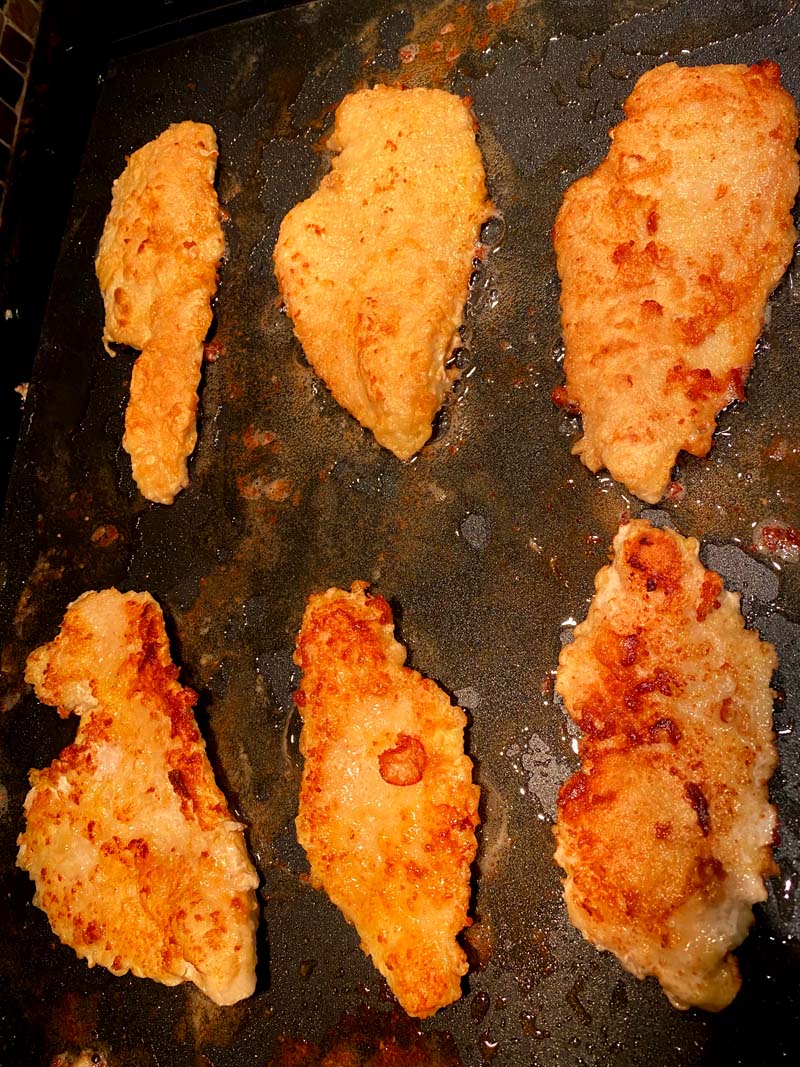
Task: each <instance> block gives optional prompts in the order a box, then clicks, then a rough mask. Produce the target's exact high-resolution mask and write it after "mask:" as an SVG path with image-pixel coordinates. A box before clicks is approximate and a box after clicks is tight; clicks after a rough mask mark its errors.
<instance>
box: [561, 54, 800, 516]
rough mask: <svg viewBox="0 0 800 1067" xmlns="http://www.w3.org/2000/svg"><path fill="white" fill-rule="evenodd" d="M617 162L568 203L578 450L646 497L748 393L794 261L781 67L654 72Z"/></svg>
mask: <svg viewBox="0 0 800 1067" xmlns="http://www.w3.org/2000/svg"><path fill="white" fill-rule="evenodd" d="M625 115H626V118H625V121H624V122H622V123H621V124H620V125H619V126H617V127H616V129H614V130H612V131H611V138H612V145H611V149H610V151H609V153H608V156H607V158H606V159H605V160H604V161H603V162H602V163H601V164H600V166H599V167H598V168H597V170H596V171H595V172H594V173H593V174H591V175H589V177H586V178H581V179H580V180H579V181H577V182H575V184H574V185H573V186H571V188H570V189H568V190H567V192H566V195H565V196H564V202H563V204H562V206H561V210H560V211H559V213H558V218H557V219H556V224H555V228H554V231H553V239H554V244H555V249H556V255H557V258H558V271H559V274H560V276H561V283H562V289H561V311H562V326H563V332H564V343H565V349H566V352H565V358H564V370H565V373H566V378H567V400H568V402H570V403H571V404H574V405H577V406H578V407H579V408H580V412H581V415H582V417H583V431H584V436H583V438H582V439H581V440H580V441H579V442H578V443H577V445H576V446H575V448H574V449H573V451H574V452H576V453H577V454H578V455H579V456H580V457H581V459H582V460H583V462H584V463H585V464H586V466H587V467H589V468H590V469H591V470H593V471H596V470H599V469H600V468H601V467H607V468H608V470H609V471H610V473H611V474H612V475H613V477H614V478H616V479H617V480H618V481H621V482H623V483H624V484H625V485H626V486H627V487H628V488H629V489H630V490H631V491H632V492H634V493H635V494H636V495H637V496H639V497H641V498H642V499H643V500H647V501H649V502H651V503H654V502H655V501H657V500H659V499H660V498H661V497H662V496H663V494H664V492H665V490H666V488H667V486H668V484H669V479H670V471H671V469H672V466H673V464H674V463H675V460H676V458H677V455H678V453H679V452H680V451H681V449H684V450H685V451H687V452H690V453H692V454H693V455H695V456H704V455H705V454H706V453H707V452H708V450H709V448H710V447H711V438H712V434H713V433H714V430H715V428H716V416H717V413H718V412H719V411H721V409H722V408H724V407H725V406H726V405H727V404H729V403H730V402H731V401H732V400H735V399H738V400H743V399H744V383H745V382H746V380H747V376H748V374H749V372H750V366H751V364H752V361H753V351H754V348H755V343H756V340H757V338H758V335H759V333H760V331H761V327H762V325H763V322H764V311H765V305H766V301H767V297H768V296H769V293H770V292H771V291H772V289H773V288H774V287H775V285H777V283H778V281H779V280H780V278H781V275H782V274H783V272H784V271H785V270H786V267H787V266H788V264H789V261H790V260H791V258H792V250H793V245H794V240H795V230H794V226H793V224H792V218H791V215H790V211H791V208H792V204H793V202H794V198H795V195H796V193H797V186H798V173H797V153H796V152H795V139H796V137H797V111H796V109H795V105H794V101H793V100H792V98H791V96H790V95H789V94H788V93H787V92H786V91H785V90H784V89H782V88H781V84H780V69H779V68H778V66H777V65H776V64H775V63H771V62H764V63H760V64H758V65H757V66H752V67H746V66H711V67H677V66H676V65H675V64H674V63H668V64H665V65H664V66H661V67H657V68H656V69H655V70H651V71H648V73H646V74H644V75H643V76H642V77H641V78H640V79H639V81H638V83H637V85H636V88H635V89H634V91H633V93H632V94H631V96H630V97H629V98H628V101H627V102H626V104H625Z"/></svg>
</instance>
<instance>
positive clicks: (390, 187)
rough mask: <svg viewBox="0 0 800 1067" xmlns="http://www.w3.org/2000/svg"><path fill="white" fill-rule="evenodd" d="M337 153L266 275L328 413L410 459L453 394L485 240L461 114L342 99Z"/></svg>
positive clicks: (478, 178) (419, 98) (391, 95)
mask: <svg viewBox="0 0 800 1067" xmlns="http://www.w3.org/2000/svg"><path fill="white" fill-rule="evenodd" d="M328 147H329V148H330V149H331V150H332V151H334V152H338V153H339V154H338V155H337V156H335V157H334V159H333V161H332V163H331V170H330V173H329V174H327V175H326V176H325V177H324V178H323V179H322V182H321V184H320V187H319V189H318V191H317V192H316V193H314V194H313V196H311V197H309V199H308V200H304V201H303V202H302V203H300V204H298V205H297V206H296V207H295V208H293V209H292V211H290V212H289V214H288V215H287V216H286V218H285V219H284V220H283V223H282V225H281V231H280V235H279V237H278V244H277V247H276V249H275V271H276V274H277V277H278V283H279V285H280V290H281V294H282V296H283V299H284V300H285V302H286V307H287V310H288V312H289V315H290V316H291V318H292V322H293V323H294V328H295V333H296V334H297V336H298V338H299V339H300V342H301V343H302V345H303V348H304V350H305V353H306V356H307V357H308V359H309V361H310V362H311V364H312V365H313V367H314V369H315V370H316V371H317V373H318V374H319V375H320V377H322V378H323V379H324V380H325V383H326V384H327V386H328V387H329V388H330V390H331V392H332V393H333V395H334V397H335V398H336V400H337V401H338V402H339V403H340V404H341V405H342V407H344V408H346V409H347V410H348V411H349V412H350V414H351V415H354V416H355V417H356V418H357V419H358V421H359V422H360V423H361V424H362V426H366V427H367V428H368V429H370V430H372V432H373V434H374V435H375V439H376V440H377V441H378V443H379V444H381V445H383V446H384V448H388V449H390V450H391V451H392V452H394V454H395V455H396V456H398V457H399V458H400V459H408V458H409V457H411V456H413V455H414V453H415V452H417V451H419V449H420V448H422V446H423V445H424V444H425V442H426V441H427V440H428V438H429V437H430V435H431V430H432V423H433V418H434V416H435V414H436V412H437V411H438V410H439V407H440V406H441V404H442V400H443V399H444V395H445V392H446V391H447V389H448V388H449V385H450V381H451V379H450V377H449V375H448V374H447V372H446V370H445V361H446V359H447V357H448V356H449V354H450V352H451V350H452V347H453V344H454V342H455V340H456V338H457V332H456V331H457V329H458V327H459V325H460V324H461V322H462V319H463V313H464V304H465V301H466V299H467V290H468V285H469V277H470V273H471V271H472V260H473V257H474V255H475V249H476V243H477V241H478V237H479V232H480V227H481V225H482V223H483V222H485V220H486V219H487V218H488V217H489V215H490V214H491V211H492V206H491V204H490V202H489V201H488V200H487V197H486V186H485V177H484V171H483V162H482V160H481V154H480V150H479V149H478V147H477V145H476V143H475V127H474V121H473V118H472V115H471V113H470V111H469V107H468V105H467V102H466V101H464V100H462V99H460V98H459V97H457V96H453V95H451V94H450V93H445V92H442V91H441V90H439V89H408V90H403V89H399V88H389V87H388V86H385V85H379V86H376V87H375V88H374V89H370V90H362V91H361V92H357V93H352V94H351V95H350V96H347V97H345V99H344V100H343V101H342V103H341V104H340V106H339V109H338V110H337V112H336V127H335V129H334V132H333V135H332V136H331V138H330V140H329V141H328Z"/></svg>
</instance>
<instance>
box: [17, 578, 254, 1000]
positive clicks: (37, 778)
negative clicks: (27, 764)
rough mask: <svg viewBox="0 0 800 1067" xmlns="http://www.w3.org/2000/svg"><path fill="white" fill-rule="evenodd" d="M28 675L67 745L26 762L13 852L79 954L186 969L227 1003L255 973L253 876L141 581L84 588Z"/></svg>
mask: <svg viewBox="0 0 800 1067" xmlns="http://www.w3.org/2000/svg"><path fill="white" fill-rule="evenodd" d="M26 679H27V680H28V681H29V682H31V683H32V684H33V685H34V686H35V688H36V693H37V696H38V697H39V699H40V700H42V701H43V702H45V703H47V704H53V705H55V706H57V707H58V709H59V713H60V714H62V715H67V714H69V712H70V711H75V712H77V713H78V714H79V715H80V716H81V722H80V726H79V727H78V733H77V736H76V738H75V742H74V744H72V745H69V746H68V747H67V748H65V749H64V750H63V752H62V753H61V755H60V756H59V757H58V758H57V759H55V760H54V761H53V763H52V764H51V765H50V766H49V767H47V768H46V769H45V770H42V771H36V770H34V771H31V776H30V777H31V785H32V788H31V790H30V792H29V794H28V797H27V799H26V802H25V811H26V828H25V831H24V833H22V834H21V835H20V837H19V842H18V843H19V857H18V861H17V862H18V864H19V866H20V867H22V868H23V870H26V871H28V873H29V874H30V876H31V878H32V879H33V880H34V881H35V883H36V895H35V897H34V903H35V904H36V905H37V906H38V907H40V908H42V910H43V911H44V912H45V913H46V914H47V917H48V919H49V920H50V925H51V926H52V928H53V931H54V932H55V934H56V935H57V936H58V937H59V938H60V939H61V940H62V941H63V942H64V943H65V944H68V945H71V946H72V948H74V949H75V951H76V953H77V954H78V955H79V956H81V957H82V958H83V959H85V960H87V962H88V963H89V966H93V965H94V964H96V963H99V964H101V965H102V966H104V967H107V968H108V969H109V970H111V971H113V972H114V973H115V974H124V973H125V972H126V971H129V970H130V971H132V972H133V973H134V974H136V975H139V976H140V977H146V978H154V979H155V980H156V981H159V982H163V983H165V984H166V985H176V984H177V983H179V982H183V981H192V982H194V983H195V984H196V985H197V986H199V988H200V989H202V990H203V992H204V993H206V994H207V995H208V996H209V997H211V999H212V1000H214V1001H216V1002H217V1003H219V1004H230V1003H233V1002H234V1001H236V1000H240V999H241V998H242V997H246V996H249V995H250V994H251V993H252V992H253V988H254V986H255V925H256V922H257V905H256V900H255V892H254V890H255V887H256V885H257V882H258V879H257V877H256V874H255V871H254V870H253V867H252V864H251V863H250V860H249V858H248V855H247V850H246V847H245V844H244V838H243V829H244V828H243V827H242V826H241V825H240V824H239V823H237V822H235V821H234V820H233V819H232V817H231V815H230V812H229V811H228V806H227V804H226V802H225V798H224V797H223V795H222V793H221V792H220V791H219V789H218V788H217V785H216V783H215V781H214V776H213V772H212V770H211V767H210V765H209V762H208V758H207V757H206V752H205V745H204V743H203V739H202V737H201V736H200V733H199V731H198V729H197V725H196V723H195V719H194V714H193V712H192V708H193V706H194V703H195V700H196V694H195V693H194V692H193V691H192V690H191V689H185V688H183V687H182V686H181V685H180V683H179V682H178V669H177V668H176V667H175V666H174V665H173V664H172V662H171V659H170V654H169V644H168V642H167V636H166V633H165V631H164V621H163V618H162V615H161V610H160V608H159V607H158V605H157V604H156V603H155V601H154V600H153V599H152V597H151V596H150V595H149V594H148V593H126V594H122V593H118V592H117V591H116V590H115V589H108V590H105V591H103V592H100V593H86V594H84V596H82V597H80V598H79V599H78V600H76V601H75V602H74V603H73V604H71V605H70V607H69V608H68V609H67V613H66V615H65V617H64V622H63V625H62V627H61V630H60V632H59V635H58V637H56V639H55V640H54V641H53V642H52V643H51V644H49V645H44V646H43V647H41V648H38V649H37V650H36V651H35V652H33V653H31V655H30V657H29V659H28V664H27V670H26Z"/></svg>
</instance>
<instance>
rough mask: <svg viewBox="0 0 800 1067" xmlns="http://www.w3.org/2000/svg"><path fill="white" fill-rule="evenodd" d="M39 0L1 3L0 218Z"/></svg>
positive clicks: (36, 21) (23, 93)
mask: <svg viewBox="0 0 800 1067" xmlns="http://www.w3.org/2000/svg"><path fill="white" fill-rule="evenodd" d="M40 8H41V2H40V0H0V216H2V212H3V202H4V200H5V195H6V189H7V183H8V176H9V167H10V164H11V156H12V153H13V151H14V144H15V142H16V139H17V132H18V129H19V121H20V115H21V113H22V104H23V101H24V100H25V90H26V89H27V85H28V71H29V69H30V65H31V60H32V58H33V45H34V41H35V40H36V31H37V30H38V29H39V15H40Z"/></svg>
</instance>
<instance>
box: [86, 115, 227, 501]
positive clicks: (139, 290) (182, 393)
mask: <svg viewBox="0 0 800 1067" xmlns="http://www.w3.org/2000/svg"><path fill="white" fill-rule="evenodd" d="M216 162H217V139H216V136H215V134H214V131H213V129H212V128H211V127H210V126H207V125H205V124H204V123H200V122H180V123H177V124H175V125H173V126H170V127H169V128H168V129H167V130H165V131H164V133H162V134H161V135H160V136H159V137H157V138H156V139H155V140H154V141H150V142H149V143H148V144H146V145H144V147H143V148H140V149H139V150H138V151H137V152H134V153H133V155H132V156H131V157H130V159H129V160H128V165H127V167H126V168H125V170H124V171H123V173H122V175H121V176H120V177H119V178H118V179H117V180H116V181H115V182H114V195H113V199H112V203H111V211H110V212H109V215H108V218H107V219H106V225H105V229H104V231H103V237H102V239H101V241H100V247H99V249H98V253H97V261H96V269H97V278H98V281H99V282H100V288H101V290H102V293H103V300H104V302H105V309H106V323H105V332H104V334H103V342H104V344H105V345H106V348H108V345H109V343H111V342H116V343H119V344H125V345H130V346H131V347H132V348H138V349H140V350H141V355H140V356H139V358H138V359H137V361H136V364H135V366H134V368H133V376H132V378H131V392H130V400H129V402H128V408H127V411H126V413H125V437H124V438H123V442H122V443H123V445H124V447H125V449H126V451H127V452H129V453H130V457H131V464H132V467H133V477H134V479H135V481H136V484H137V485H138V486H139V489H140V491H141V493H142V495H143V496H145V497H147V499H148V500H154V501H156V502H157V503H160V504H171V503H172V501H173V500H174V499H175V496H176V494H177V493H179V492H180V490H181V489H184V488H185V487H186V486H187V485H188V484H189V477H188V474H187V469H186V460H187V457H188V456H189V455H190V454H191V452H192V450H193V449H194V446H195V442H196V441H197V429H196V414H197V387H198V385H199V384H200V366H201V363H202V358H203V341H204V340H205V336H206V334H207V333H208V329H209V326H210V325H211V303H210V302H211V298H212V297H213V295H214V293H215V292H216V288H217V267H218V266H219V261H220V259H221V257H222V253H223V251H224V247H225V246H224V242H223V237H222V228H221V226H220V222H219V204H218V202H217V194H216V192H215V190H214V172H215V170H216ZM110 351H111V349H109V352H110Z"/></svg>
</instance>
